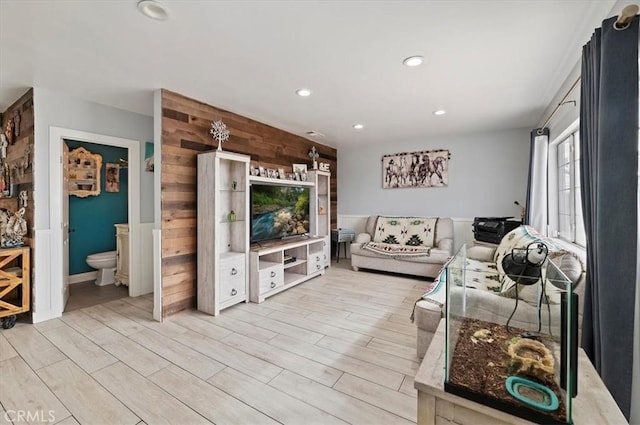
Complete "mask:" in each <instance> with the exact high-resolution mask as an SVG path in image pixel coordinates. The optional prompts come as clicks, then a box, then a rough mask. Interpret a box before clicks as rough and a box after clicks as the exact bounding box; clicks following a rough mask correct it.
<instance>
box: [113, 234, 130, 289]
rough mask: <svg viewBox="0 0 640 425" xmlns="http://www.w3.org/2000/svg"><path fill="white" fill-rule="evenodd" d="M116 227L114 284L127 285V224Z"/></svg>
mask: <svg viewBox="0 0 640 425" xmlns="http://www.w3.org/2000/svg"><path fill="white" fill-rule="evenodd" d="M115 227H116V286H119V285H125V286H129V225H128V224H126V223H125V224H115Z"/></svg>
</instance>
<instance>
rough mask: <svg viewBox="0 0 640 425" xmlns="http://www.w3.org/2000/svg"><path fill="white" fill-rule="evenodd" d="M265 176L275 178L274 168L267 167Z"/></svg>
mask: <svg viewBox="0 0 640 425" xmlns="http://www.w3.org/2000/svg"><path fill="white" fill-rule="evenodd" d="M267 177H269V178H270V179H275V178H276V170H275V169H274V168H267Z"/></svg>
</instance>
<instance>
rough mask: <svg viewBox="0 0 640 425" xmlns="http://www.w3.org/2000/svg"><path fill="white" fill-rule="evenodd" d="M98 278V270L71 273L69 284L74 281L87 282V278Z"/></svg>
mask: <svg viewBox="0 0 640 425" xmlns="http://www.w3.org/2000/svg"><path fill="white" fill-rule="evenodd" d="M97 278H98V272H97V271H92V272H86V273H78V274H72V275H69V285H73V284H74V283H80V282H86V281H87V280H96V279H97Z"/></svg>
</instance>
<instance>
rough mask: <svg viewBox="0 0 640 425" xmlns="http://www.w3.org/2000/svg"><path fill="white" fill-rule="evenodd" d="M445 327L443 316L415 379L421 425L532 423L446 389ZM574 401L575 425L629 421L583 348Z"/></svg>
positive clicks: (579, 352)
mask: <svg viewBox="0 0 640 425" xmlns="http://www.w3.org/2000/svg"><path fill="white" fill-rule="evenodd" d="M444 331H445V321H444V319H443V320H441V321H440V325H439V326H438V329H437V330H436V333H435V334H434V336H433V339H432V340H431V345H430V346H429V349H428V350H427V353H426V354H425V356H424V359H423V360H422V363H421V364H420V369H418V373H417V374H416V377H415V380H414V387H415V389H417V390H418V425H434V424H440V423H447V424H449V423H451V424H453V423H455V424H460V425H476V424H495V425H498V424H500V425H503V424H522V425H524V424H531V422H529V421H527V420H525V419H522V418H519V417H517V416H513V415H510V414H508V413H505V412H502V411H500V410H496V409H493V408H491V407H489V406H485V405H484V404H480V403H476V402H474V401H471V400H469V399H466V398H464V397H459V396H457V395H455V394H451V393H448V392H445V390H444V338H445V336H444ZM572 404H573V409H572V410H573V423H574V424H575V425H587V424H608V425H614V424H615V425H618V424H627V421H626V419H625V417H624V415H623V414H622V412H621V411H620V409H619V408H618V405H617V404H616V402H615V401H614V400H613V397H612V396H611V394H610V393H609V391H608V390H607V387H605V385H604V383H603V382H602V380H601V379H600V376H599V375H598V373H597V372H596V370H595V369H594V367H593V365H592V364H591V361H590V360H589V358H588V357H587V355H586V354H585V352H584V350H583V349H580V350H579V351H578V396H577V397H576V398H574V399H573V403H572Z"/></svg>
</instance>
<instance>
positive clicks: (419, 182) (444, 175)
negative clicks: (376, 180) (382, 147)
mask: <svg viewBox="0 0 640 425" xmlns="http://www.w3.org/2000/svg"><path fill="white" fill-rule="evenodd" d="M450 158H451V153H450V152H449V151H448V150H446V149H438V150H430V151H419V152H402V153H394V154H389V155H384V156H383V157H382V188H383V189H395V188H410V187H446V186H447V185H448V184H449V159H450Z"/></svg>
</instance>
